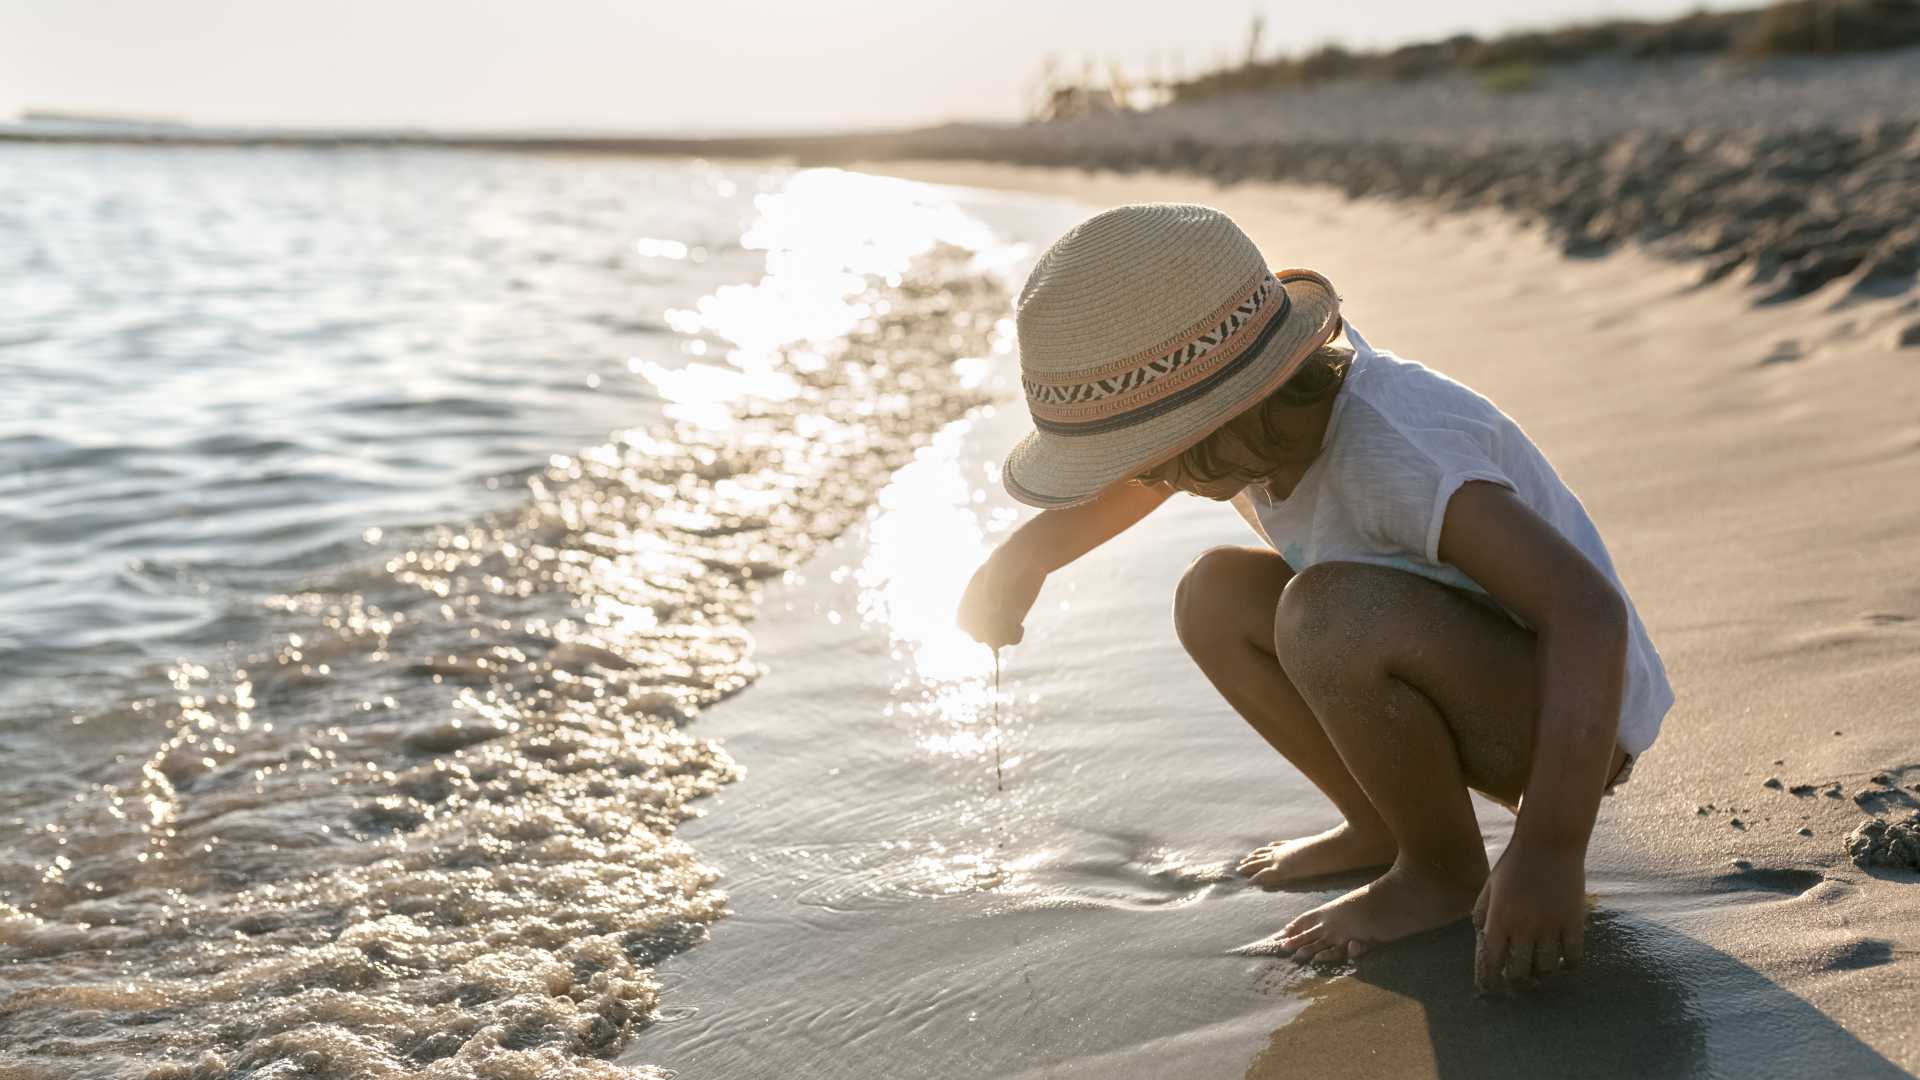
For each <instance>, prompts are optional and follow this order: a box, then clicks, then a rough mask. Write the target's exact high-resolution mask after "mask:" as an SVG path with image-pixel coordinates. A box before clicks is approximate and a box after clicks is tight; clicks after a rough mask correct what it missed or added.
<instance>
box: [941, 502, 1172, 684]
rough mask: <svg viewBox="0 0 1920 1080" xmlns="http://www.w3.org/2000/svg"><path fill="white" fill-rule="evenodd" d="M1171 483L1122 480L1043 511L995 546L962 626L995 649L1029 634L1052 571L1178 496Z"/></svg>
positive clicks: (978, 574) (964, 606)
mask: <svg viewBox="0 0 1920 1080" xmlns="http://www.w3.org/2000/svg"><path fill="white" fill-rule="evenodd" d="M1173 490H1174V489H1173V487H1172V486H1171V485H1168V484H1160V483H1156V484H1145V483H1128V484H1121V485H1119V486H1118V487H1115V488H1114V489H1112V490H1111V491H1108V492H1107V493H1105V494H1103V495H1101V496H1100V497H1099V498H1097V499H1095V500H1093V501H1092V502H1086V503H1081V504H1080V505H1079V506H1073V507H1068V508H1067V509H1064V510H1043V511H1041V512H1040V514H1039V515H1038V516H1036V517H1033V518H1031V519H1029V520H1028V521H1027V522H1026V523H1025V524H1023V525H1021V526H1020V527H1019V528H1017V529H1015V530H1014V531H1013V533H1012V534H1011V535H1009V536H1008V537H1007V539H1006V540H1005V541H1004V542H1002V543H1001V545H1000V546H999V547H998V548H996V549H994V552H993V554H992V555H990V556H988V557H987V561H986V562H984V563H982V564H981V566H980V569H978V570H976V571H974V574H973V580H971V581H969V582H967V591H966V592H965V593H964V594H963V595H962V596H961V597H960V613H959V622H960V628H961V629H962V630H965V631H966V632H967V633H968V634H971V635H972V636H973V638H974V639H975V640H976V641H982V642H985V643H986V644H988V645H991V646H993V647H994V648H996V649H997V648H999V647H1000V646H1002V645H1013V644H1016V643H1018V642H1019V641H1020V638H1021V637H1022V636H1023V635H1024V634H1025V631H1024V630H1023V629H1022V628H1021V625H1020V624H1021V622H1022V621H1023V620H1024V619H1025V618H1026V617H1027V611H1028V610H1029V609H1031V608H1032V607H1033V601H1034V599H1035V598H1036V597H1038V596H1039V595H1040V586H1041V584H1042V583H1044V582H1045V581H1046V578H1047V575H1048V574H1051V573H1053V572H1054V571H1055V570H1058V569H1060V568H1061V567H1063V566H1065V565H1067V564H1068V563H1070V562H1072V561H1073V560H1075V559H1077V558H1079V557H1080V556H1082V555H1085V554H1086V553H1087V552H1089V551H1092V550H1093V549H1094V548H1097V547H1099V546H1100V545H1101V544H1104V543H1106V542H1107V541H1108V540H1111V539H1113V538H1114V537H1116V536H1118V535H1120V534H1121V533H1123V532H1125V531H1126V530H1127V528H1128V527H1129V526H1131V525H1132V524H1133V523H1134V522H1136V521H1139V520H1140V519H1141V518H1144V517H1146V516H1147V515H1148V514H1150V513H1152V512H1153V509H1154V508H1155V507H1157V506H1159V505H1160V504H1161V503H1163V502H1166V501H1167V498H1168V497H1169V496H1171V495H1172V494H1173Z"/></svg>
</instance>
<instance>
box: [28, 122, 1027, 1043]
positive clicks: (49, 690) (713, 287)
mask: <svg viewBox="0 0 1920 1080" xmlns="http://www.w3.org/2000/svg"><path fill="white" fill-rule="evenodd" d="M971 198H972V202H971V203H970V204H968V205H966V206H963V205H961V203H960V202H958V201H956V198H955V193H953V192H949V191H943V190H942V189H937V188H931V187H928V186H925V185H916V184H910V183H906V182H901V181H892V180H885V179H880V178H873V177H863V176H860V175H858V174H850V173H844V172H839V171H835V170H803V171H795V170H792V169H785V168H747V167H726V168H719V167H714V166H709V165H707V164H705V163H701V162H641V161H625V162H609V161H603V160H597V159H594V160H570V159H565V158H540V157H525V156H510V155H480V154H441V153H431V152H411V151H410V152H377V151H375V152H357V151H341V152H306V151H225V150H220V151H150V150H140V149H109V150H97V149H66V148H26V149H11V148H10V149H8V150H7V151H6V152H5V154H4V156H0V208H4V209H0V371H4V373H5V376H6V381H7V384H8V386H9V387H10V389H13V390H14V391H15V392H14V393H12V394H9V395H8V396H7V397H6V398H5V399H4V401H0V528H4V532H5V534H6V541H7V542H6V543H5V544H4V545H0V548H3V549H4V550H3V553H0V595H4V596H6V597H7V600H6V615H5V618H4V620H0V676H4V680H5V681H4V698H3V699H0V744H4V747H5V749H6V752H7V754H8V756H9V760H10V764H11V765H12V766H13V767H12V768H10V769H9V770H8V771H7V773H6V775H5V777H4V779H0V965H3V966H0V970H4V972H5V982H4V987H3V988H0V1044H4V1045H5V1046H6V1047H7V1051H8V1057H7V1060H6V1063H5V1064H6V1068H7V1070H8V1072H7V1075H9V1076H41V1075H45V1076H63V1077H65V1076H140V1075H148V1076H156V1077H160V1076H167V1077H171V1076H181V1077H186V1076H192V1077H221V1076H240V1075H245V1076H255V1077H269V1076H291V1075H303V1076H306V1075H320V1076H341V1077H345V1076H356V1077H357V1076H383V1075H401V1074H407V1073H413V1072H419V1073H422V1074H424V1075H432V1076H436V1077H460V1076H479V1075H485V1076H490V1077H491V1076H541V1077H565V1076H573V1075H578V1076H596V1075H633V1074H635V1073H636V1072H639V1073H645V1072H648V1071H649V1066H647V1065H646V1064H644V1063H642V1062H635V1063H634V1064H632V1065H628V1066H616V1065H613V1064H611V1063H609V1062H608V1061H607V1060H606V1058H607V1057H608V1056H609V1055H612V1054H614V1053H615V1052H616V1051H618V1050H619V1049H620V1048H621V1047H622V1046H623V1045H624V1044H625V1043H626V1042H627V1041H628V1040H629V1039H630V1037H631V1036H632V1035H633V1033H634V1032H636V1031H637V1030H640V1029H642V1028H643V1027H644V1026H645V1025H647V1024H648V1023H649V1022H651V1021H653V1020H655V1019H657V1018H659V1017H660V1016H661V1015H662V1014H661V1009H662V1008H667V1009H671V1008H672V1002H671V1000H670V999H671V995H670V994H669V995H668V996H667V998H666V999H663V998H662V995H661V987H660V983H659V980H658V979H657V978H655V977H654V975H653V973H652V969H653V967H654V966H655V965H656V964H657V963H658V962H659V960H660V959H661V958H663V957H665V956H667V955H671V954H673V953H675V952H677V951H679V950H681V949H684V948H686V947H687V946H689V945H691V944H693V943H696V942H698V941H700V940H702V939H703V938H704V937H705V936H706V932H707V930H706V928H707V926H708V925H709V924H711V923H712V922H713V921H714V920H716V919H718V918H720V917H721V916H722V915H723V914H724V913H725V911H726V896H725V894H724V893H723V892H722V891H721V890H720V889H718V888H717V887H716V874H715V872H714V871H713V870H712V869H710V868H709V867H707V866H706V865H704V864H703V863H702V862H701V860H700V858H699V855H698V852H697V851H696V850H695V849H694V848H693V847H690V846H689V845H687V844H686V843H684V842H683V841H681V840H680V839H678V838H677V837H676V835H675V834H676V826H677V825H678V824H679V823H681V822H682V821H684V820H685V819H686V818H688V817H689V816H693V815H697V814H699V813H701V812H702V811H701V809H700V808H699V806H698V804H693V805H690V803H692V801H693V800H696V799H699V798H700V797H702V796H708V795H711V794H713V793H714V792H716V791H718V790H720V789H721V788H722V785H724V784H726V783H727V782H728V781H729V780H731V779H733V778H734V777H736V776H737V775H738V774H739V768H738V766H737V765H736V763H735V761H734V759H733V758H732V757H731V756H730V755H729V753H728V752H727V751H726V750H724V749H723V748H721V747H720V746H719V745H717V744H716V743H714V742H712V741H711V740H709V739H706V738H702V737H701V736H700V733H699V728H698V725H697V724H692V725H691V726H690V722H691V721H693V720H694V719H695V717H697V716H698V714H699V713H700V712H701V710H702V709H704V708H705V707H707V706H708V705H710V704H712V703H713V702H715V701H717V700H719V699H721V698H723V697H725V696H727V695H729V694H732V693H734V692H736V691H738V690H739V689H740V688H742V687H743V686H745V685H747V684H748V683H749V682H751V681H752V680H753V679H754V678H756V677H757V675H758V674H759V668H758V666H757V664H756V662H755V660H754V658H753V651H752V638H751V636H750V634H749V632H748V630H747V629H746V626H747V623H748V622H749V621H750V620H751V618H752V617H753V615H754V613H755V610H756V606H757V604H758V601H759V597H760V595H761V593H762V590H763V586H764V584H765V583H766V582H768V581H769V580H773V579H777V578H779V577H780V576H781V575H782V574H783V573H785V572H787V571H788V570H790V569H791V568H792V567H794V566H796V565H798V564H799V563H801V562H803V561H804V560H805V559H806V558H807V557H808V556H809V554H810V553H811V552H812V551H813V550H814V549H815V548H816V547H818V546H819V545H820V544H821V543H823V542H825V541H827V540H830V539H831V538H832V537H834V536H835V535H837V534H839V533H840V532H842V531H843V530H844V529H845V528H846V527H847V526H848V525H849V524H850V523H853V522H856V521H859V520H862V519H863V517H864V516H865V514H866V512H867V510H866V508H867V506H868V504H869V503H870V502H871V501H872V499H873V497H874V495H875V493H876V492H878V491H879V489H880V488H881V487H882V486H883V485H884V484H885V483H886V481H887V478H888V477H889V475H890V474H891V473H892V471H893V470H894V469H895V468H896V467H898V466H899V465H901V464H903V463H905V462H906V461H907V460H909V458H910V456H911V454H912V452H913V450H914V447H916V446H917V445H921V444H923V443H925V442H926V441H927V439H928V437H929V435H930V434H931V433H932V432H933V431H934V430H936V429H937V428H938V427H939V426H940V425H941V424H942V423H944V422H946V421H949V420H952V419H955V418H957V417H959V416H961V415H962V414H963V413H964V412H965V411H966V410H968V409H969V408H972V407H974V406H976V405H978V404H980V403H981V402H982V401H984V400H986V398H987V396H988V394H989V389H990V387H991V386H992V385H993V384H992V382H991V381H990V380H989V379H988V378H987V376H988V373H989V371H990V370H993V368H994V365H995V362H996V360H997V361H999V362H1000V365H1001V366H1005V363H1006V361H1005V354H1006V352H1007V349H1008V347H1009V346H1008V332H1009V329H1010V327H1009V326H1008V325H1007V324H1006V323H1005V321H1004V316H1005V314H1006V310H1007V305H1008V297H1009V280H1010V277H1011V275H1013V274H1014V273H1015V272H1016V271H1017V268H1018V265H1019V261H1020V259H1022V258H1023V257H1028V252H1029V251H1030V248H1029V247H1023V246H1021V245H1020V243H1019V242H1018V235H1017V234H1019V233H1021V231H1022V229H1023V228H1024V225H1023V223H1026V222H1030V221H1031V220H1032V219H1033V215H1035V214H1038V215H1040V216H1041V217H1045V216H1046V215H1047V214H1049V213H1053V212H1054V211H1051V210H1048V209H1046V208H1041V209H1037V210H1036V209H1034V208H1032V207H1026V206H1022V205H1017V203H1018V200H1000V202H999V203H996V201H995V200H994V199H991V198H986V197H981V196H972V197H971ZM1001 204H1004V205H1001ZM610 430H611V431H613V434H612V436H611V437H609V436H608V435H607V432H608V431H610ZM858 891H860V892H861V893H862V894H864V893H865V890H858Z"/></svg>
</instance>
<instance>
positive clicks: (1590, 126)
mask: <svg viewBox="0 0 1920 1080" xmlns="http://www.w3.org/2000/svg"><path fill="white" fill-rule="evenodd" d="M1916 103H1920V47H1909V48H1905V49H1896V50H1891V51H1886V52H1874V53H1852V54H1842V55H1838V56H1831V57H1806V56H1789V57H1781V58H1774V59H1770V60H1765V61H1758V62H1751V61H1750V62H1735V61H1732V60H1728V59H1725V58H1714V57H1682V58H1677V59H1668V60H1661V61H1646V60H1626V59H1620V58H1617V57H1604V56H1603V57H1595V58H1589V59H1586V60H1582V61H1578V62H1569V63H1555V64H1551V65H1547V66H1546V67H1545V68H1544V69H1542V72H1541V73H1540V75H1539V76H1538V78H1537V79H1536V80H1534V81H1533V82H1531V83H1529V84H1528V85H1527V86H1526V87H1525V88H1523V89H1520V90H1517V91H1514V92H1507V93H1496V92H1492V91H1489V90H1488V89H1486V88H1485V87H1484V86H1483V85H1481V83H1480V82H1479V81H1477V80H1476V79H1475V78H1474V77H1472V76H1471V75H1469V74H1466V73H1461V72H1452V73H1447V74H1440V75H1431V76H1427V77H1424V78H1421V79H1418V80H1414V81H1411V82H1395V81H1392V80H1364V79H1332V80H1323V81H1319V82H1312V83H1307V84H1303V85H1301V86H1298V87H1293V88H1288V89H1284V90H1266V91H1248V92H1244V93H1238V94H1233V95H1228V96H1223V97H1218V98H1211V99H1207V100H1202V101H1198V102H1193V103H1186V104H1179V105H1172V106H1167V107H1162V108H1159V109H1155V110H1151V111H1146V112H1138V113H1106V114H1094V115H1087V116H1080V117H1074V118H1068V119H1060V120H1052V121H1047V122H1043V123H1027V124H1012V123H1008V124H989V123H971V122H955V123H948V124H942V125H938V126H933V127H925V128H916V129H908V130H895V131H866V132H859V131H855V132H823V133H808V134H793V135H751V136H727V137H715V138H666V137H659V138H654V137H626V136H587V135H578V136H570V135H556V136H524V135H510V134H500V133H486V132H466V133H447V134H444V135H432V134H426V133H409V132H307V133H287V132H261V131H245V130H231V131H224V132H223V131H219V130H210V131H204V132H191V133H188V134H183V133H181V132H179V131H172V130H161V131H92V130H80V131H75V130H67V129H56V130H44V131H35V130H33V129H31V128H28V127H24V126H22V127H13V128H9V129H0V145H4V144H6V143H7V142H10V141H11V142H15V143H17V144H23V145H24V144H25V143H26V142H29V141H35V140H38V141H41V142H44V143H49V144H51V143H99V142H123V143H134V144H148V145H168V146H192V145H202V146H311V147H322V148H325V147H336V148H337V147H353V148H383V147H389V148H391V147H423V148H438V149H454V150H474V151H492V152H511V153H569V154H576V153H577V154H609V155H632V154H638V155H667V156H692V157H706V158H725V159H740V160H769V161H774V160H786V161H791V162H793V163H795V164H797V165H802V166H813V165H839V164H847V163H851V162H857V161H861V160H906V159H926V160H934V159H938V160H944V161H948V162H952V163H955V164H956V165H958V164H961V163H965V162H995V163H1001V164H1006V165H1017V166H1043V167H1058V168H1085V169H1092V170H1101V171H1110V172H1113V173H1115V174H1117V175H1121V176H1142V177H1152V176H1166V177H1169V178H1178V177H1182V176H1186V177H1194V178H1199V179H1205V180H1211V181H1215V182H1218V183H1221V184H1227V185H1231V184H1238V183H1242V182H1256V183H1257V182H1263V181H1265V182H1283V183H1295V184H1299V183H1305V184H1316V185H1326V186H1328V187H1329V188H1330V189H1333V190H1338V191H1341V192H1344V193H1345V194H1346V195H1347V196H1348V197H1349V198H1358V197H1360V196H1363V195H1371V196H1387V197H1391V198H1394V199H1399V200H1406V201H1408V202H1410V203H1413V204H1415V205H1430V206H1434V207H1438V208H1442V209H1449V210H1458V209H1473V208H1482V207H1495V208H1500V209H1503V210H1505V211H1508V212H1511V213H1514V214H1516V215H1518V216H1520V217H1521V218H1523V219H1525V220H1529V221H1534V222H1538V223H1540V224H1541V225H1542V226H1543V227H1544V228H1545V229H1546V230H1547V233H1548V235H1549V236H1550V237H1551V238H1552V240H1553V241H1554V243H1555V244H1557V245H1558V246H1559V248H1560V250H1561V251H1562V252H1563V253H1565V254H1567V255H1572V256H1579V257H1592V256H1597V255H1604V254H1607V253H1609V252H1612V251H1615V250H1618V249H1620V248H1623V247H1628V246H1636V245H1637V246H1642V247H1645V248H1646V249H1647V250H1649V251H1651V252H1653V253H1655V254H1657V255H1658V256H1659V257H1661V258H1663V259H1668V260H1671V261H1674V262H1675V263H1677V264H1680V265H1684V266H1687V267H1689V268H1690V270H1691V272H1692V273H1693V274H1695V275H1696V280H1697V281H1698V282H1700V283H1702V284H1710V283H1713V282H1715V281H1718V280H1720V279H1722V278H1727V277H1732V278H1736V279H1738V280H1739V281H1740V282H1741V283H1742V284H1743V285H1747V286H1756V287H1758V288H1756V289H1755V290H1754V292H1753V294H1752V302H1753V303H1755V304H1764V303H1772V302H1778V301H1782V300H1790V299H1794V298H1798V297H1802V296H1806V295H1809V294H1811V293H1813V292H1815V291H1817V290H1819V289H1821V288H1822V287H1823V286H1825V285H1827V284H1829V283H1831V282H1836V281H1837V282H1840V283H1841V284H1842V285H1843V287H1844V288H1845V289H1846V291H1847V293H1848V295H1850V296H1855V297H1860V298H1866V299H1873V298H1883V297H1887V296H1894V295H1906V294H1911V293H1913V291H1914V286H1915V282H1916V280H1920V222H1916V221H1914V219H1913V215H1912V211H1911V208H1912V207H1913V206H1915V205H1920V104H1916ZM1902 335H1903V339H1904V340H1905V341H1906V343H1907V344H1920V319H1917V320H1913V321H1911V322H1910V323H1909V324H1908V325H1907V326H1906V327H1904V328H1903V330H1902Z"/></svg>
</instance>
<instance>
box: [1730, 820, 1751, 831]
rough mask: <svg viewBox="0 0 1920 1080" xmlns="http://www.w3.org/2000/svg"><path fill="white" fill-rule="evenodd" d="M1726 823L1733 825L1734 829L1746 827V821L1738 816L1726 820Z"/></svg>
mask: <svg viewBox="0 0 1920 1080" xmlns="http://www.w3.org/2000/svg"><path fill="white" fill-rule="evenodd" d="M1727 824H1729V825H1731V826H1733V827H1734V828H1736V829H1744V828H1746V827H1747V823H1746V822H1744V821H1741V820H1740V819H1739V818H1734V819H1733V820H1731V821H1729V822H1727Z"/></svg>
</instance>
